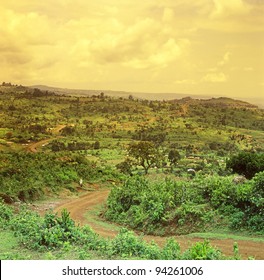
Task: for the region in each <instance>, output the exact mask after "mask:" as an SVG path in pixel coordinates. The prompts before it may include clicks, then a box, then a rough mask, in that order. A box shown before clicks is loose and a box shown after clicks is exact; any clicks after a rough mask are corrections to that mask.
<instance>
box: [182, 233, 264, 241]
mask: <svg viewBox="0 0 264 280" xmlns="http://www.w3.org/2000/svg"><path fill="white" fill-rule="evenodd" d="M186 236H188V237H197V238H205V239H233V240H237V241H238V240H243V241H254V242H264V237H257V236H256V237H251V236H246V235H237V234H233V233H229V232H225V233H219V232H194V233H190V234H187V235H186Z"/></svg>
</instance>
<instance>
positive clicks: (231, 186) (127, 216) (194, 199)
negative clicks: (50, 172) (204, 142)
mask: <svg viewBox="0 0 264 280" xmlns="http://www.w3.org/2000/svg"><path fill="white" fill-rule="evenodd" d="M263 177H264V172H261V173H258V174H256V176H255V177H254V178H253V179H252V180H248V181H245V182H243V183H240V184H236V183H234V182H233V179H234V177H233V176H229V177H221V176H218V175H213V176H207V177H199V176H197V177H195V178H194V179H192V180H185V181H183V180H181V181H173V180H167V179H166V180H163V181H160V182H154V183H153V182H150V181H149V180H147V179H146V178H143V177H137V176H135V177H132V178H130V179H128V180H127V181H126V182H125V183H124V184H123V185H122V186H120V187H116V188H113V189H112V190H111V193H110V195H109V197H108V200H107V210H106V211H105V217H106V218H107V219H109V220H113V221H116V222H118V223H122V224H125V225H128V226H130V227H132V228H137V229H140V230H143V231H145V232H151V233H157V232H158V233H159V234H160V233H162V232H161V231H162V230H163V233H167V234H168V233H178V234H179V233H189V232H192V231H197V230H205V229H206V228H208V227H212V226H217V225H224V224H226V222H227V224H228V225H229V226H230V227H231V228H233V229H247V230H250V231H255V232H256V231H257V232H263V231H264V221H263V214H264V212H263V209H264V208H263V200H264V196H263V186H264V185H263V182H264V179H263Z"/></svg>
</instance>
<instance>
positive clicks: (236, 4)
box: [210, 0, 250, 18]
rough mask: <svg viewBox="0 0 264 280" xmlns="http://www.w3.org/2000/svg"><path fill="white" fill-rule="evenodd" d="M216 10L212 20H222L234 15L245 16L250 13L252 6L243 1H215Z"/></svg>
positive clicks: (213, 12)
mask: <svg viewBox="0 0 264 280" xmlns="http://www.w3.org/2000/svg"><path fill="white" fill-rule="evenodd" d="M213 2H214V5H215V7H214V9H213V11H212V13H211V15H210V16H211V18H222V17H228V16H234V15H245V14H248V13H249V12H250V6H249V5H247V4H246V3H245V2H244V1H243V0H213Z"/></svg>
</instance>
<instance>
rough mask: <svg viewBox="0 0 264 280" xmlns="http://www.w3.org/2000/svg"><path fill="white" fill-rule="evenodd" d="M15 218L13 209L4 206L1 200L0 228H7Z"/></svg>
mask: <svg viewBox="0 0 264 280" xmlns="http://www.w3.org/2000/svg"><path fill="white" fill-rule="evenodd" d="M13 216H14V212H13V209H12V208H10V207H9V206H7V205H6V204H4V203H3V202H2V201H1V199H0V228H5V227H6V225H7V224H8V223H9V221H10V220H11V219H12V218H13Z"/></svg>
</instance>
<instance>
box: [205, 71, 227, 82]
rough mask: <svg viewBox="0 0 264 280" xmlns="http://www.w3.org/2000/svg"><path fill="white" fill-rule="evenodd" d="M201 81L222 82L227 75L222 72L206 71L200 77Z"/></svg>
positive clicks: (225, 79)
mask: <svg viewBox="0 0 264 280" xmlns="http://www.w3.org/2000/svg"><path fill="white" fill-rule="evenodd" d="M202 81H203V82H211V83H223V82H226V81H227V76H226V75H225V74H224V73H208V74H207V75H205V76H204V77H203V78H202Z"/></svg>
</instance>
